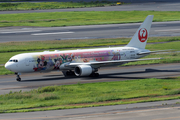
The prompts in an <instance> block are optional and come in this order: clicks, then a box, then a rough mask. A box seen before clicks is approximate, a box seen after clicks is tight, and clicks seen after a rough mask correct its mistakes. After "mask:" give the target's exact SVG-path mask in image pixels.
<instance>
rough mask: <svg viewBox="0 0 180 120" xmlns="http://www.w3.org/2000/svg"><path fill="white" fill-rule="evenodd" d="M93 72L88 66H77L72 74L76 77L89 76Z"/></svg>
mask: <svg viewBox="0 0 180 120" xmlns="http://www.w3.org/2000/svg"><path fill="white" fill-rule="evenodd" d="M93 72H94V70H93V68H92V67H91V66H89V65H79V66H77V67H75V69H74V73H75V75H76V76H89V75H91V73H93Z"/></svg>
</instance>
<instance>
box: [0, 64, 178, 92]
mask: <svg viewBox="0 0 180 120" xmlns="http://www.w3.org/2000/svg"><path fill="white" fill-rule="evenodd" d="M99 73H100V76H99V77H98V78H92V77H68V78H65V77H64V76H63V75H62V73H61V72H51V73H33V74H24V75H21V78H22V81H21V82H17V81H16V80H15V79H16V76H15V75H3V76H0V94H5V93H9V92H10V91H20V90H22V91H25V90H31V89H34V88H38V87H42V86H49V85H67V84H77V83H78V82H80V83H92V82H106V81H108V82H109V81H121V80H133V79H145V78H167V77H172V76H179V75H180V63H176V64H156V65H142V66H129V67H107V68H101V69H99Z"/></svg>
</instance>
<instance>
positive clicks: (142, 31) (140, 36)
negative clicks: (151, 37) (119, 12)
mask: <svg viewBox="0 0 180 120" xmlns="http://www.w3.org/2000/svg"><path fill="white" fill-rule="evenodd" d="M147 38H148V32H147V30H146V29H145V28H141V29H140V30H139V32H138V39H139V41H141V42H145V41H146V40H147Z"/></svg>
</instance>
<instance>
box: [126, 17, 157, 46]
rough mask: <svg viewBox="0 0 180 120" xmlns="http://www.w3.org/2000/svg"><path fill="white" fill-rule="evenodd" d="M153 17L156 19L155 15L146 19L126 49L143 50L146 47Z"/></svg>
mask: <svg viewBox="0 0 180 120" xmlns="http://www.w3.org/2000/svg"><path fill="white" fill-rule="evenodd" d="M153 17H154V16H153V15H148V16H147V17H146V19H145V20H144V22H143V23H142V24H141V26H140V27H139V29H138V30H137V31H136V33H135V34H134V36H133V38H132V39H131V41H130V42H129V43H128V44H127V45H126V47H136V48H143V49H144V48H145V47H146V43H147V39H148V36H149V31H150V28H151V23H152V20H153Z"/></svg>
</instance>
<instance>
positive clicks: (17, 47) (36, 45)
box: [0, 36, 180, 61]
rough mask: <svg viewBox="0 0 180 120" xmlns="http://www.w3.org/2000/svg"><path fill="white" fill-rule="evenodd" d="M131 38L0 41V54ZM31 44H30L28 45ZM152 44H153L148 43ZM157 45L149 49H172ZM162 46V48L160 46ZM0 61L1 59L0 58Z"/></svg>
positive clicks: (104, 43) (116, 42) (158, 39)
mask: <svg viewBox="0 0 180 120" xmlns="http://www.w3.org/2000/svg"><path fill="white" fill-rule="evenodd" d="M130 40H131V38H115V39H114V38H108V39H83V40H48V41H28V42H6V43H0V54H1V53H5V52H18V51H35V50H47V49H73V48H74V49H75V48H87V47H97V46H108V47H109V46H111V45H126V44H128V42H129V41H130ZM179 40H180V37H179V36H177V37H150V38H149V40H148V43H154V42H172V41H179ZM29 44H31V45H29ZM171 44H173V43H171ZM149 46H153V47H154V45H153V44H152V45H149ZM155 46H157V47H155V48H153V47H151V48H150V49H155V50H158V49H160V50H161V49H172V47H171V46H169V44H168V45H167V46H164V45H163V46H161V48H158V47H159V45H158V44H157V45H155ZM175 46H176V47H173V49H176V50H179V47H178V45H175ZM162 47H164V48H162ZM0 61H1V60H0Z"/></svg>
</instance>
